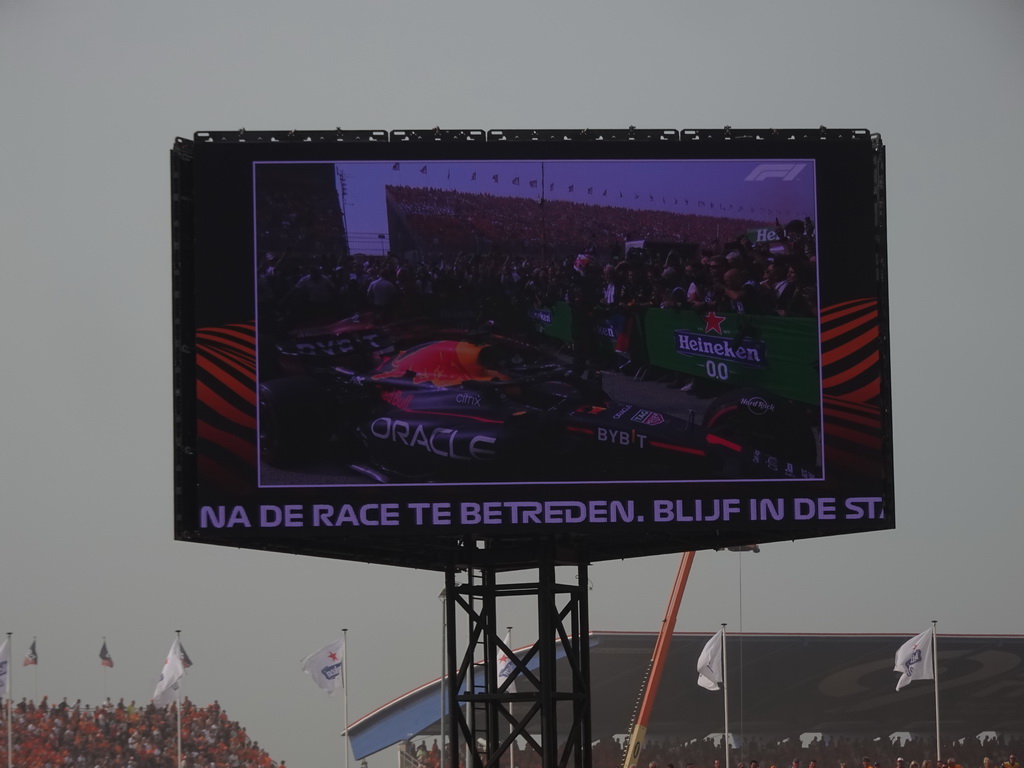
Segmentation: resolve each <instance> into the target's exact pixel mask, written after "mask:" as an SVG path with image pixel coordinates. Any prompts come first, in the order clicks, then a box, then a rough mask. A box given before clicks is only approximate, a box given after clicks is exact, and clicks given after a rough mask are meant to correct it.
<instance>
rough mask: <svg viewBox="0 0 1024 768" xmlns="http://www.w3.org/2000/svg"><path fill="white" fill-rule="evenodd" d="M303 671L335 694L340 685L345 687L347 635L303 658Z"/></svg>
mask: <svg viewBox="0 0 1024 768" xmlns="http://www.w3.org/2000/svg"><path fill="white" fill-rule="evenodd" d="M302 671H303V672H305V673H306V674H307V675H309V676H310V677H311V678H313V682H314V683H316V684H317V685H319V686H320V687H321V688H323V689H324V690H325V691H327V693H328V694H333V693H334V689H335V688H337V687H338V686H341V687H342V688H344V687H345V636H344V635H342V636H341V637H339V638H338V639H337V640H335V641H334V642H333V643H328V644H327V645H325V646H324V647H323V648H320V649H319V650H316V651H313V652H312V653H311V654H309V656H307V657H306V658H304V659H303V660H302Z"/></svg>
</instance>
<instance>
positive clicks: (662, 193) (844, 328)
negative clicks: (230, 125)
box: [172, 131, 894, 567]
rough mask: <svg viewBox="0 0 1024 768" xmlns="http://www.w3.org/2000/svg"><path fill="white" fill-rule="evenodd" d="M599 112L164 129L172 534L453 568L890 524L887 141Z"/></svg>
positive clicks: (713, 544) (854, 135) (579, 557)
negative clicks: (411, 122)
mask: <svg viewBox="0 0 1024 768" xmlns="http://www.w3.org/2000/svg"><path fill="white" fill-rule="evenodd" d="M528 133H529V132H528ZM346 138H347V139H348V140H346ZM602 138H603V137H602ZM602 138H594V137H592V136H586V134H583V135H581V136H578V137H567V136H563V137H561V138H560V139H558V138H554V137H552V138H547V139H546V140H545V139H542V140H536V135H535V134H534V135H533V136H529V135H528V136H526V137H522V136H520V135H517V134H516V133H514V132H502V131H493V132H490V133H489V134H487V135H484V134H483V133H482V132H468V133H463V134H459V135H457V136H436V135H435V136H430V135H428V136H427V137H426V138H424V137H423V136H421V135H419V134H416V133H414V132H396V133H394V134H391V135H388V134H384V133H375V132H370V133H367V134H356V135H355V136H348V137H344V136H341V135H334V134H328V135H326V136H318V135H315V134H307V135H304V136H301V137H297V136H296V135H295V134H294V133H293V134H283V135H277V134H267V135H262V136H261V135H256V136H253V135H252V134H249V135H245V134H240V135H234V134H205V133H204V134H197V135H196V137H195V140H194V141H189V142H185V141H179V143H178V144H177V145H176V147H175V150H174V151H173V152H172V173H173V180H174V183H173V191H174V204H173V214H174V219H175V233H176V239H175V266H176V271H175V275H176V284H175V321H176V326H175V327H176V339H175V363H176V373H177V382H176V398H177V399H176V419H177V426H178V432H177V446H176V447H177V454H176V470H177V480H178V482H177V485H176V488H177V504H176V529H175V530H176V535H177V536H178V538H182V539H189V540H197V541H207V542H211V543H221V544H230V545H234V546H245V547H260V548H268V549H276V550H283V551H292V552H302V553H308V554H316V555H323V556H333V557H341V558H348V559H358V560H367V561H374V562H387V563H399V564H406V565H411V566H416V567H445V566H446V565H451V564H465V563H467V562H471V561H473V560H474V559H476V558H480V557H482V556H481V555H480V554H479V553H478V552H479V551H480V550H484V551H486V552H488V553H489V554H488V555H486V557H489V558H494V559H496V560H497V561H505V562H507V564H509V565H516V564H522V563H528V562H529V560H530V558H531V553H534V554H535V553H536V552H537V549H536V547H545V546H546V547H549V548H552V549H553V550H557V551H558V552H559V555H558V556H559V557H562V558H565V559H567V560H570V561H593V560H599V559H605V558H612V557H628V556H634V555H641V554H650V553H656V552H670V551H679V550H683V549H699V548H708V547H723V546H740V545H743V544H752V543H758V542H764V541H771V540H780V539H793V538H803V537H811V536H822V535H830V534H837V533H847V532H855V531H864V530H875V529H884V528H891V527H893V525H894V520H893V511H892V472H891V464H892V461H891V445H890V443H889V432H890V423H891V420H890V415H889V410H888V403H889V399H888V391H889V382H888V359H887V354H888V345H887V328H886V312H885V308H886V295H885V252H884V251H885V247H884V246H885V239H884V238H885V232H884V184H883V181H884V165H883V162H882V160H883V157H882V152H883V150H882V146H881V143H880V141H879V140H878V138H877V137H872V136H870V135H869V134H867V132H861V131H848V132H831V133H824V132H819V131H814V132H813V133H812V134H808V135H805V134H801V133H798V132H797V133H791V134H787V135H774V134H770V133H769V134H766V135H756V134H753V133H752V134H748V135H735V134H733V133H731V132H686V131H684V132H681V133H675V132H671V131H661V132H655V133H654V135H652V136H649V137H646V138H641V139H639V140H637V139H636V138H635V137H633V136H629V137H628V138H624V139H616V138H615V137H612V139H611V140H608V141H603V140H602ZM474 552H477V553H478V554H473V553H474Z"/></svg>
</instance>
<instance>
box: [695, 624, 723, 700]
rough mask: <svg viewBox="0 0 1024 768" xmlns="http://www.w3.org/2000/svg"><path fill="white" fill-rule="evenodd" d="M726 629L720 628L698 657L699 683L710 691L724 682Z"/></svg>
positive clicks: (716, 688) (715, 689)
mask: <svg viewBox="0 0 1024 768" xmlns="http://www.w3.org/2000/svg"><path fill="white" fill-rule="evenodd" d="M724 639H725V630H724V629H720V630H718V631H717V632H716V633H715V634H714V636H713V637H712V638H711V639H710V640H708V642H707V644H706V645H705V646H704V650H703V651H701V652H700V657H699V658H698V659H697V685H699V686H700V687H701V688H707V689H708V690H709V691H717V690H718V688H719V683H721V682H722V642H723V640H724Z"/></svg>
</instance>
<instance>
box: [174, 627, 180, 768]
mask: <svg viewBox="0 0 1024 768" xmlns="http://www.w3.org/2000/svg"><path fill="white" fill-rule="evenodd" d="M174 631H175V633H177V635H178V653H181V630H180V629H176V630H174ZM176 709H177V710H178V764H177V766H176V767H175V768H180V766H181V684H180V683H179V684H178V706H177V707H176Z"/></svg>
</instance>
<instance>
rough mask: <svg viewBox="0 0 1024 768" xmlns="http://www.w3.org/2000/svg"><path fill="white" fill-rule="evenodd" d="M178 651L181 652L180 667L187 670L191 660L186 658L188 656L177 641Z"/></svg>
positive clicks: (183, 647)
mask: <svg viewBox="0 0 1024 768" xmlns="http://www.w3.org/2000/svg"><path fill="white" fill-rule="evenodd" d="M178 650H179V651H180V652H181V666H182V667H184V668H185V669H188V668H189V667H191V666H192V659H190V658H189V657H188V654H187V653H186V652H185V646H184V645H182V644H181V641H180V640H179V641H178Z"/></svg>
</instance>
